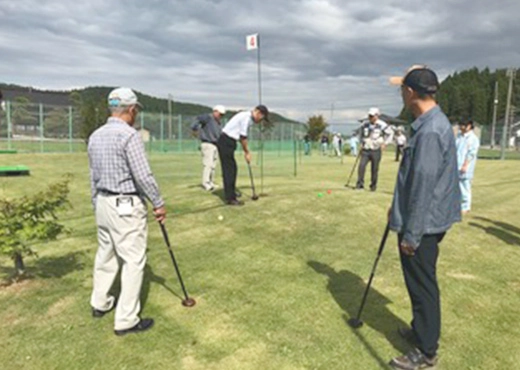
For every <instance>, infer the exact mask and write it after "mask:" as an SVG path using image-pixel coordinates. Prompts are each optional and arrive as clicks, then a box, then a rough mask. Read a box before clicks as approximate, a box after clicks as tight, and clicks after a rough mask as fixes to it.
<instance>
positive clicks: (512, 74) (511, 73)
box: [500, 68, 516, 160]
mask: <svg viewBox="0 0 520 370" xmlns="http://www.w3.org/2000/svg"><path fill="white" fill-rule="evenodd" d="M515 72H516V71H515V70H514V69H513V68H509V69H508V70H507V76H508V77H509V87H508V89H507V104H506V117H505V119H504V131H503V132H502V149H501V152H500V159H501V160H504V159H505V158H506V147H507V144H508V143H507V131H508V125H509V115H510V112H511V95H513V80H514V79H515Z"/></svg>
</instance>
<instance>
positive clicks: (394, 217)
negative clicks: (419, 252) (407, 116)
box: [389, 106, 461, 248]
mask: <svg viewBox="0 0 520 370" xmlns="http://www.w3.org/2000/svg"><path fill="white" fill-rule="evenodd" d="M460 198H461V195H460V189H459V176H458V168H457V150H456V147H455V135H454V134H453V130H452V128H451V125H450V122H449V121H448V119H447V118H446V116H445V115H444V113H443V112H442V111H441V109H440V107H439V106H436V107H434V108H433V109H430V110H429V111H428V112H426V113H424V114H422V115H421V116H420V117H418V118H417V119H416V120H415V121H414V122H413V123H412V134H411V137H410V140H409V141H408V145H407V147H406V148H405V149H404V156H403V160H402V162H401V166H400V168H399V173H398V175H397V184H396V186H395V191H394V199H393V202H392V209H391V211H390V225H389V226H390V229H391V230H394V231H396V232H398V233H401V234H403V239H404V240H405V241H406V242H408V243H410V244H411V245H412V246H413V247H414V248H418V247H419V244H420V243H421V239H422V236H423V235H426V234H438V233H442V232H445V231H447V230H448V229H449V228H450V227H451V225H452V224H453V223H455V222H458V221H460V219H461V216H460V210H461V209H460Z"/></svg>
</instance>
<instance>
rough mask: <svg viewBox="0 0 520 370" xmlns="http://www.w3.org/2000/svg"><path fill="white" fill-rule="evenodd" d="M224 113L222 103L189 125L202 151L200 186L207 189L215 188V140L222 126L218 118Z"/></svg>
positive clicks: (216, 151) (224, 109) (216, 150)
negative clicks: (210, 112) (198, 140)
mask: <svg viewBox="0 0 520 370" xmlns="http://www.w3.org/2000/svg"><path fill="white" fill-rule="evenodd" d="M224 114H226V108H225V107H224V106H223V105H216V106H215V107H213V113H212V114H203V115H200V116H198V117H197V118H196V119H195V122H193V124H192V125H191V129H192V130H193V131H194V132H195V133H198V135H199V139H200V141H201V143H200V151H201V152H202V187H203V188H204V189H205V190H207V191H212V190H213V189H215V187H216V185H215V183H214V182H213V180H214V178H215V168H216V166H217V156H218V149H217V140H218V138H219V137H220V133H221V131H222V127H221V125H220V120H221V119H222V117H223V116H224Z"/></svg>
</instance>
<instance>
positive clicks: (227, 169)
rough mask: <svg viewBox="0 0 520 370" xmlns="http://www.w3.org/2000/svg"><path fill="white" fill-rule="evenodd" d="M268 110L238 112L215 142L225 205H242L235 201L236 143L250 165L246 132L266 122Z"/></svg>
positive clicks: (258, 107)
mask: <svg viewBox="0 0 520 370" xmlns="http://www.w3.org/2000/svg"><path fill="white" fill-rule="evenodd" d="M268 116H269V110H268V109H267V107H266V106H265V105H259V106H257V107H256V108H255V109H253V110H252V111H250V112H239V113H237V114H235V115H234V116H233V117H232V118H231V119H230V120H229V122H228V123H227V124H226V126H224V128H223V129H222V134H221V135H220V137H219V139H218V141H217V148H218V154H219V157H220V164H221V166H222V177H223V181H224V194H225V200H226V204H228V205H231V206H238V205H243V204H244V203H243V202H241V201H239V200H237V192H236V181H237V162H236V161H235V150H236V148H237V141H240V144H241V145H242V149H243V151H244V157H245V159H246V162H247V163H251V152H250V151H249V148H248V145H247V132H248V129H249V126H251V125H252V124H254V123H259V122H261V121H262V120H263V119H265V120H266V121H268V119H269V117H268Z"/></svg>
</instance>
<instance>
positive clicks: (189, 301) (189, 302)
mask: <svg viewBox="0 0 520 370" xmlns="http://www.w3.org/2000/svg"><path fill="white" fill-rule="evenodd" d="M196 303H197V302H195V300H194V299H193V298H186V299H183V300H182V305H183V306H184V307H193V306H195V304H196Z"/></svg>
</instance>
